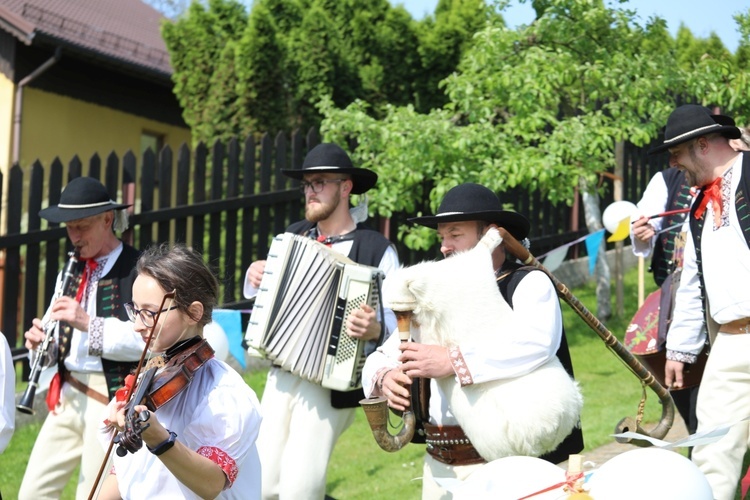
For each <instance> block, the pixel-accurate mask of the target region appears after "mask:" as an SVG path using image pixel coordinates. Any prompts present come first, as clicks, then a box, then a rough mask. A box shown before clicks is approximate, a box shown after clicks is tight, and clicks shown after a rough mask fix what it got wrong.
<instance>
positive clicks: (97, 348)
mask: <svg viewBox="0 0 750 500" xmlns="http://www.w3.org/2000/svg"><path fill="white" fill-rule="evenodd" d="M103 352H104V318H98V317H97V318H92V319H91V321H89V356H98V357H100V358H101V357H102V353H103Z"/></svg>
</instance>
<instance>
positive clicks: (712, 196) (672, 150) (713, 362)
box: [650, 105, 750, 500]
mask: <svg viewBox="0 0 750 500" xmlns="http://www.w3.org/2000/svg"><path fill="white" fill-rule="evenodd" d="M740 135H741V134H740V130H739V129H738V128H737V127H735V126H734V122H732V123H717V122H716V121H715V120H713V119H712V117H711V115H710V112H709V110H708V109H707V108H704V107H703V106H697V105H685V106H680V107H679V108H677V109H676V110H675V111H673V112H672V114H671V115H670V116H669V119H668V120H667V126H666V128H665V133H664V137H665V140H664V143H663V144H661V145H659V146H657V147H656V148H653V149H652V150H651V151H650V153H654V152H659V151H664V150H665V149H668V150H669V154H670V158H669V161H670V165H672V166H675V167H677V168H679V169H681V170H684V171H685V175H686V177H687V180H688V182H689V183H690V184H691V185H695V186H698V187H699V188H700V192H699V194H698V196H697V198H696V199H695V202H694V203H693V206H692V208H691V211H690V216H689V226H690V227H689V237H688V239H687V242H686V245H685V255H684V266H683V270H682V277H681V279H680V286H679V288H678V290H677V294H676V299H675V311H674V315H673V320H672V325H671V327H670V329H669V332H668V334H667V362H666V367H665V382H666V384H667V385H669V386H671V388H673V389H679V388H681V387H682V386H683V373H684V370H685V365H689V364H692V363H694V362H695V360H696V356H697V355H698V353H699V352H700V350H701V349H702V348H703V345H704V342H705V339H706V334H705V330H704V329H703V324H704V320H705V322H706V324H707V326H708V332H709V337H710V344H711V353H710V355H709V357H708V361H707V363H706V368H705V371H704V373H703V378H702V380H701V388H700V391H699V393H698V402H697V416H698V432H701V431H705V430H710V429H713V428H716V427H718V426H720V425H724V424H729V423H734V422H737V421H739V420H740V419H743V418H745V417H747V416H748V415H750V391H748V389H750V367H749V365H748V363H747V353H748V352H750V335H747V333H748V332H750V293H749V292H748V291H747V283H748V282H749V281H750V267H748V266H747V262H750V249H748V244H749V242H750V239H749V238H750V213H749V211H748V205H747V199H748V198H747V196H748V194H750V154H748V153H738V152H737V151H735V150H734V149H733V148H732V145H731V144H730V140H732V139H737V138H739V137H740ZM749 437H750V427H749V425H748V423H747V422H741V423H738V424H735V425H733V426H732V428H731V430H730V431H729V434H728V435H727V436H725V437H723V438H722V439H720V440H719V441H717V442H715V443H711V444H707V445H704V446H696V447H695V448H694V450H693V454H692V460H693V462H695V463H696V464H697V465H698V467H699V468H700V469H701V471H702V472H703V473H704V474H705V475H706V478H707V479H708V481H709V483H710V485H711V488H712V489H713V494H714V498H716V499H719V500H724V499H726V500H731V499H733V498H734V496H735V491H736V488H737V483H738V480H739V476H740V472H741V470H740V469H741V467H742V460H743V457H744V455H745V451H746V450H747V447H748V438H749Z"/></svg>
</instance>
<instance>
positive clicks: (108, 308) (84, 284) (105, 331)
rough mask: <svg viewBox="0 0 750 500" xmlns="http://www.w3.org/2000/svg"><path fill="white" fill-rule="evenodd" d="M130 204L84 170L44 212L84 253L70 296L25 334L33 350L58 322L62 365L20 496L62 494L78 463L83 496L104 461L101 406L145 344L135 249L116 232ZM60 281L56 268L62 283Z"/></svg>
mask: <svg viewBox="0 0 750 500" xmlns="http://www.w3.org/2000/svg"><path fill="white" fill-rule="evenodd" d="M127 207H128V205H120V204H117V203H115V202H114V201H112V200H111V199H110V196H109V194H108V193H107V190H106V188H105V187H104V185H102V183H101V182H99V181H98V180H96V179H94V178H91V177H79V178H76V179H73V180H71V181H70V182H69V183H68V185H67V186H66V187H65V189H64V190H63V192H62V194H61V195H60V203H59V204H57V205H55V206H51V207H48V208H45V209H44V210H41V211H40V212H39V215H40V216H41V217H43V218H45V219H47V220H48V221H50V222H53V223H64V224H65V228H66V230H67V232H68V237H69V238H70V241H71V243H72V244H73V246H74V247H75V248H76V249H77V250H78V251H79V254H80V257H79V264H78V265H77V267H76V269H75V276H76V279H75V280H74V286H73V287H72V289H71V290H69V291H68V293H69V294H70V295H71V296H67V295H63V296H61V297H60V298H57V299H56V300H53V302H52V304H51V305H50V307H49V309H48V311H47V314H46V315H45V318H44V319H43V320H42V319H39V318H35V319H34V320H33V321H32V326H31V328H30V329H29V330H28V331H27V332H26V333H25V335H24V336H25V337H26V347H27V348H28V349H29V350H30V351H32V352H33V351H35V350H36V348H37V346H38V345H39V344H40V342H41V341H42V340H43V338H44V328H45V325H48V324H53V325H54V323H55V322H57V325H56V326H55V328H56V330H55V343H54V344H53V348H51V349H50V351H55V352H54V353H52V352H51V353H50V354H51V356H50V358H51V361H52V362H53V364H56V365H57V374H56V375H55V377H54V378H53V380H52V383H51V384H50V389H49V392H48V395H47V406H48V408H49V410H50V413H49V415H48V416H47V418H46V419H45V421H44V425H43V426H42V429H41V430H40V432H39V435H38V436H37V440H36V442H35V444H34V449H33V450H32V452H31V456H30V457H29V463H28V467H27V469H26V474H25V475H24V478H23V482H22V484H21V489H20V492H19V498H21V499H35V500H36V499H40V498H60V495H61V494H62V490H63V488H64V487H65V485H66V484H67V482H68V480H69V478H70V475H71V474H72V473H73V470H74V469H75V467H76V466H77V465H79V464H80V476H79V479H78V489H77V493H76V496H77V498H86V497H87V496H88V494H89V492H90V490H91V487H92V485H93V483H94V479H95V478H96V475H97V473H98V471H99V467H100V466H101V463H102V461H103V458H104V450H103V449H102V446H101V443H100V442H99V439H98V428H99V424H100V423H101V420H102V412H103V411H104V408H105V406H106V404H107V403H108V402H109V400H110V399H111V398H112V397H113V396H114V392H115V391H116V390H117V389H118V388H119V387H121V386H122V385H123V381H124V377H125V376H126V375H127V374H128V373H129V372H130V370H131V369H132V368H133V367H134V365H135V362H136V361H137V360H138V359H139V357H140V354H141V352H142V350H143V347H144V344H143V340H142V339H141V337H140V335H138V334H136V333H135V331H134V330H133V326H132V324H130V322H129V321H128V317H127V313H126V312H125V308H124V306H123V304H124V303H125V302H127V301H129V300H130V296H131V288H132V284H133V278H134V276H133V275H132V274H131V271H132V270H133V269H134V268H135V264H136V261H137V260H138V251H137V250H135V249H134V248H132V247H130V246H128V245H125V244H123V243H122V242H121V241H120V240H118V239H117V237H116V236H115V234H114V232H113V231H114V230H117V231H123V230H125V229H126V228H127V218H126V216H125V215H124V213H123V212H124V210H123V209H125V208H127ZM61 283H62V276H58V283H57V287H58V288H59V287H60V286H61Z"/></svg>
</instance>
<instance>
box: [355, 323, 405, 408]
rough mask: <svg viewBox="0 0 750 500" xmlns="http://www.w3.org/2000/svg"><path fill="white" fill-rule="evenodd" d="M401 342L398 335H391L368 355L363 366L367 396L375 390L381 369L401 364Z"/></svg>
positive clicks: (363, 385) (364, 387)
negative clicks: (399, 359)
mask: <svg viewBox="0 0 750 500" xmlns="http://www.w3.org/2000/svg"><path fill="white" fill-rule="evenodd" d="M393 331H395V329H394V330H393ZM393 331H392V332H393ZM400 343H401V340H400V339H399V336H398V335H390V336H389V337H388V338H387V339H386V341H385V342H384V343H383V345H382V346H380V347H378V348H377V350H376V351H375V352H373V353H372V354H370V355H369V356H367V359H366V360H365V366H364V367H363V368H362V390H363V391H364V393H365V397H368V398H369V397H370V396H371V395H372V392H373V391H374V390H375V384H376V383H377V378H378V374H379V373H380V372H381V370H384V369H388V368H395V367H397V366H398V365H400V364H401V363H400V362H399V361H398V357H399V356H400V355H401V351H400V350H399V348H398V346H399V344H400Z"/></svg>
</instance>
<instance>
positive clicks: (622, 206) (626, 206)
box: [602, 201, 638, 233]
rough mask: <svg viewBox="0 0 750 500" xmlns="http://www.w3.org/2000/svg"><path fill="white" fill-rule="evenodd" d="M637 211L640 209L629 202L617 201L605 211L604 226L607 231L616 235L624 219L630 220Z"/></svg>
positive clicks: (603, 216)
mask: <svg viewBox="0 0 750 500" xmlns="http://www.w3.org/2000/svg"><path fill="white" fill-rule="evenodd" d="M637 211H638V207H636V206H635V205H634V204H633V203H631V202H629V201H616V202H614V203H612V204H611V205H609V206H608V207H607V208H605V209H604V213H602V224H604V227H605V228H606V229H607V231H609V232H610V233H614V232H615V231H617V226H619V225H620V222H622V220H623V219H625V218H628V219H629V218H630V217H631V216H632V215H633V214H634V213H635V212H637Z"/></svg>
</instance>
